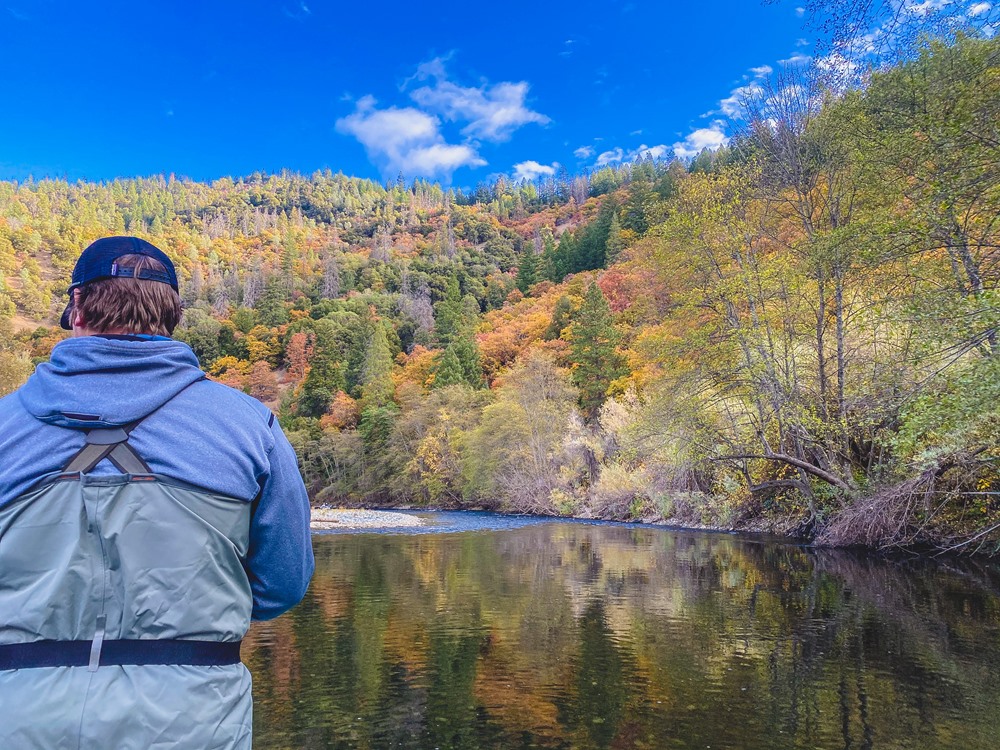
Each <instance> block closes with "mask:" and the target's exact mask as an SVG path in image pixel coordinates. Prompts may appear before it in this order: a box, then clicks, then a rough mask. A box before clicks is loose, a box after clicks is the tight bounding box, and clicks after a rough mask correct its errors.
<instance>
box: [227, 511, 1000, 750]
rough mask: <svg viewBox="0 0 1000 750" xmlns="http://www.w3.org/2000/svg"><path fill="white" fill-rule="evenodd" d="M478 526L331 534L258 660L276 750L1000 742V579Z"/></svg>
mask: <svg viewBox="0 0 1000 750" xmlns="http://www.w3.org/2000/svg"><path fill="white" fill-rule="evenodd" d="M438 520H439V521H440V522H441V527H439V530H440V529H441V528H446V527H447V526H448V523H450V522H449V520H448V519H447V518H445V517H441V518H438ZM468 520H469V522H470V523H471V526H470V527H469V528H468V530H466V531H458V530H457V529H454V528H453V529H451V530H452V531H455V532H456V533H438V534H426V533H425V534H405V535H404V534H398V533H397V534H371V533H368V534H338V535H317V536H316V537H314V547H315V551H316V559H317V570H316V576H315V578H314V580H313V584H312V587H311V589H310V591H309V593H308V595H307V597H306V599H305V601H304V602H303V603H302V604H301V605H300V606H299V607H298V608H296V609H295V610H293V611H292V612H291V613H289V614H288V615H286V616H284V617H282V618H279V619H278V620H276V621H273V622H268V623H257V624H255V625H254V627H253V628H252V630H251V633H250V636H249V637H248V639H247V641H246V645H245V649H244V658H245V661H246V662H247V664H248V665H249V667H250V669H251V671H252V672H253V676H254V690H255V696H256V706H255V715H254V724H255V736H256V744H257V746H259V747H266V748H390V747H396V748H420V749H424V748H426V749H427V750H431V749H432V748H441V749H442V750H443V749H444V748H453V749H456V750H457V749H458V748H470V749H472V748H497V749H499V748H504V749H507V748H567V749H568V748H705V747H711V748H748V749H756V748H838V749H845V750H851V749H855V748H856V749H858V750H861V749H866V748H867V749H873V750H874V749H882V748H928V749H930V748H934V749H935V750H937V749H938V748H985V747H992V746H994V744H995V743H996V741H997V740H998V739H1000V712H998V710H997V709H998V705H997V704H998V702H1000V700H998V699H1000V639H998V635H1000V632H998V631H1000V596H998V592H1000V571H998V568H997V567H995V566H993V565H991V564H988V563H982V562H969V561H961V562H957V563H956V562H945V563H942V562H938V561H932V560H913V561H908V562H906V563H897V562H886V561H884V560H881V559H878V558H872V557H865V556H862V555H857V554H851V553H844V552H835V551H815V550H807V549H802V548H799V547H795V546H791V545H782V544H777V543H769V542H762V541H761V540H756V539H747V538H741V537H738V536H732V535H723V534H707V533H694V532H679V531H671V530H666V529H659V528H650V527H639V526H626V525H603V524H584V523H575V522H563V521H554V520H547V521H542V522H539V521H538V520H534V521H532V520H531V519H520V520H521V521H523V523H518V524H513V525H510V526H508V525H504V524H506V523H507V522H508V521H509V520H510V519H507V520H504V519H503V518H502V517H490V516H487V515H483V516H482V517H481V518H480V519H479V520H476V519H468ZM515 520H517V519H515ZM463 523H464V521H463ZM493 524H496V525H497V526H494V525H493Z"/></svg>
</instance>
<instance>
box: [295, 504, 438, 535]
mask: <svg viewBox="0 0 1000 750" xmlns="http://www.w3.org/2000/svg"><path fill="white" fill-rule="evenodd" d="M423 525H424V522H423V521H422V520H421V519H419V518H417V517H416V516H411V515H410V514H409V513H393V512H392V511H387V510H365V509H363V508H359V509H354V508H313V509H312V523H311V524H310V526H311V527H312V528H314V529H318V530H321V531H329V530H331V529H385V528H396V527H399V526H423Z"/></svg>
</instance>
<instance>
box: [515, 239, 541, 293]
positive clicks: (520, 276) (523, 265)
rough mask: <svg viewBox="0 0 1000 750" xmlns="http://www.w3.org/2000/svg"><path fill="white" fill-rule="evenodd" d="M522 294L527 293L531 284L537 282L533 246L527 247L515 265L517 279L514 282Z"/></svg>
mask: <svg viewBox="0 0 1000 750" xmlns="http://www.w3.org/2000/svg"><path fill="white" fill-rule="evenodd" d="M514 283H515V284H516V285H517V288H518V289H520V290H521V293H522V294H527V293H528V289H530V288H531V287H532V285H534V284H537V283H538V256H536V255H535V253H534V250H533V248H530V247H529V248H527V249H526V250H525V251H524V253H523V254H522V255H521V260H520V262H519V263H518V265H517V279H516V280H515V282H514Z"/></svg>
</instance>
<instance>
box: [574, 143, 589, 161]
mask: <svg viewBox="0 0 1000 750" xmlns="http://www.w3.org/2000/svg"><path fill="white" fill-rule="evenodd" d="M593 155H594V148H593V146H580V148H578V149H576V151H574V152H573V156H575V157H576V158H577V159H589V158H590V157H591V156H593Z"/></svg>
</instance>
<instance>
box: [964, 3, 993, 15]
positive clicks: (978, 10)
mask: <svg viewBox="0 0 1000 750" xmlns="http://www.w3.org/2000/svg"><path fill="white" fill-rule="evenodd" d="M991 10H993V6H992V5H991V4H990V3H975V4H974V5H971V6H970V7H969V15H970V16H972V18H975V17H976V16H981V15H983V13H989V12H990V11H991Z"/></svg>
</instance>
